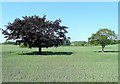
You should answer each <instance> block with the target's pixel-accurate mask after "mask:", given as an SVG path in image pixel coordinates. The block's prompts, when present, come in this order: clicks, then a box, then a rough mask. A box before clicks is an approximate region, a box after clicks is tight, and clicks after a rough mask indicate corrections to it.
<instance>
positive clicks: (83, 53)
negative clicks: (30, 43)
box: [2, 45, 118, 82]
mask: <svg viewBox="0 0 120 84" xmlns="http://www.w3.org/2000/svg"><path fill="white" fill-rule="evenodd" d="M2 50H3V51H2V80H3V82H118V45H109V46H106V48H105V51H106V52H99V51H101V46H91V47H87V46H85V47H80V46H61V47H58V48H55V47H51V48H48V49H46V48H43V49H42V51H43V55H39V54H36V53H33V52H35V51H38V48H32V49H28V48H20V47H19V46H16V45H2Z"/></svg>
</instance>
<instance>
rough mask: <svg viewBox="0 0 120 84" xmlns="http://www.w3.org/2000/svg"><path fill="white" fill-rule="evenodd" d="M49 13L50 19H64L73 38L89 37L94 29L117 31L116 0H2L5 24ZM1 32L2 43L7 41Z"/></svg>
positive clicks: (81, 39) (69, 34)
mask: <svg viewBox="0 0 120 84" xmlns="http://www.w3.org/2000/svg"><path fill="white" fill-rule="evenodd" d="M32 15H38V16H40V17H42V16H43V15H46V16H47V20H52V21H54V20H56V19H59V18H60V19H61V20H62V22H61V25H62V26H67V27H68V29H67V31H68V34H67V36H69V37H70V38H71V41H87V40H88V37H90V36H91V35H92V33H96V32H97V31H98V30H99V29H102V28H108V29H111V30H113V31H115V32H116V33H117V34H118V3H117V2H2V24H0V27H2V28H3V29H5V25H7V24H8V22H11V23H12V22H13V21H14V19H15V18H20V19H22V16H32ZM4 41H5V39H4V36H3V35H2V34H1V33H0V43H2V42H4Z"/></svg>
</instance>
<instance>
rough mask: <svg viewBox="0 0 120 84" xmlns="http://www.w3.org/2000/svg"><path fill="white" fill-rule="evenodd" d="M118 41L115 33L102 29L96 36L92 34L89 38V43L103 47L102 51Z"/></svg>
mask: <svg viewBox="0 0 120 84" xmlns="http://www.w3.org/2000/svg"><path fill="white" fill-rule="evenodd" d="M115 39H116V34H115V32H114V31H111V30H109V29H100V30H98V31H97V32H96V33H95V34H92V36H91V37H90V38H88V42H89V43H90V44H94V45H98V44H100V45H101V46H102V51H104V48H105V46H106V45H108V44H110V43H111V42H112V41H114V40H115Z"/></svg>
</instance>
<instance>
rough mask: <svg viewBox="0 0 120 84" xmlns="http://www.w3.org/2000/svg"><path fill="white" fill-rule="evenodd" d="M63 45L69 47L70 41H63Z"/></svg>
mask: <svg viewBox="0 0 120 84" xmlns="http://www.w3.org/2000/svg"><path fill="white" fill-rule="evenodd" d="M63 45H64V46H70V45H71V42H70V40H68V39H67V40H65V41H64V44H63Z"/></svg>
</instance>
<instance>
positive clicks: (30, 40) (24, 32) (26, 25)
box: [1, 15, 68, 52]
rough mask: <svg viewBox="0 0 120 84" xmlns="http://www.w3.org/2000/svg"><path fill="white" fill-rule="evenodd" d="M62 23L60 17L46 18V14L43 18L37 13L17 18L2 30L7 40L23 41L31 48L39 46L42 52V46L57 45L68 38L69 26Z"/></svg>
mask: <svg viewBox="0 0 120 84" xmlns="http://www.w3.org/2000/svg"><path fill="white" fill-rule="evenodd" d="M60 23H61V20H60V19H58V20H55V21H50V20H46V16H45V15H44V16H43V17H42V18H41V17H39V16H36V15H34V16H23V19H19V18H16V19H15V20H14V22H13V23H8V25H7V26H6V30H3V29H1V30H2V33H3V34H4V35H5V38H7V40H11V39H13V40H16V42H22V43H23V44H24V45H26V46H28V47H29V48H31V47H39V52H41V48H42V47H46V48H48V47H52V46H55V47H57V46H59V45H62V44H63V42H64V40H66V39H67V37H66V36H65V34H66V33H68V32H67V31H66V28H68V27H66V26H61V25H60ZM19 39H20V40H19ZM17 40H18V41H17ZM19 44H20V43H19Z"/></svg>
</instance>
